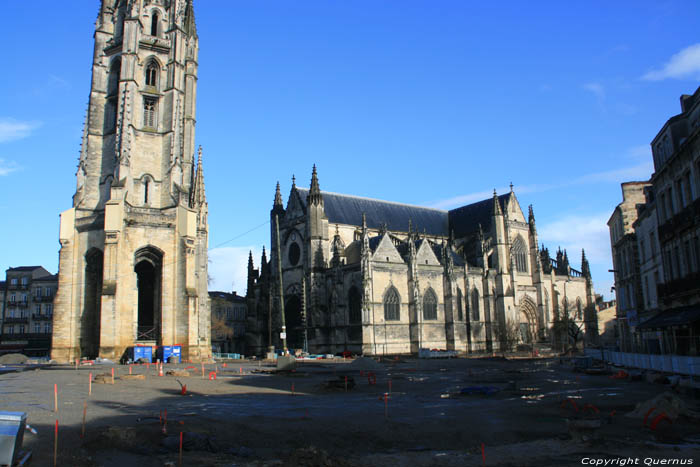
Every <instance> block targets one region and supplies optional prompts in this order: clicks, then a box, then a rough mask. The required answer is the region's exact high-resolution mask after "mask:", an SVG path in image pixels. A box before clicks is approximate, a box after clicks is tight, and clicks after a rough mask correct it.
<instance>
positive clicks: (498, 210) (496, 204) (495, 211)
mask: <svg viewBox="0 0 700 467" xmlns="http://www.w3.org/2000/svg"><path fill="white" fill-rule="evenodd" d="M493 215H494V216H502V215H503V211H501V203H500V202H499V201H498V194H497V193H496V189H495V188H494V189H493Z"/></svg>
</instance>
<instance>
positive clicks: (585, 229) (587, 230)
mask: <svg viewBox="0 0 700 467" xmlns="http://www.w3.org/2000/svg"><path fill="white" fill-rule="evenodd" d="M609 218H610V213H609V212H604V213H598V214H593V215H590V216H576V215H572V216H567V217H564V218H563V219H558V220H556V221H554V222H551V223H548V224H540V225H538V226H537V233H538V237H539V238H538V239H539V240H540V242H541V243H544V244H545V246H547V247H548V248H549V252H550V254H551V255H552V256H554V255H555V254H556V250H557V247H561V248H562V250H564V249H565V250H566V252H567V254H568V256H569V262H570V263H571V267H573V268H574V269H579V268H580V267H581V249H582V248H583V249H584V250H586V258H588V262H589V263H590V265H591V274H592V276H593V282H594V286H595V290H596V292H597V293H602V294H603V295H604V296H605V297H606V298H608V299H609V298H610V297H611V293H610V287H611V286H612V285H613V276H612V274H610V273H609V272H607V271H608V270H609V269H612V253H611V249H610V231H609V229H608V226H607V221H608V219H609Z"/></svg>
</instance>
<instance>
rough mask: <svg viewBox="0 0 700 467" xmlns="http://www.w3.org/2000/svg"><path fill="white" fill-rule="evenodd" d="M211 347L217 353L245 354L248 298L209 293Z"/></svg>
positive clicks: (234, 294) (230, 294)
mask: <svg viewBox="0 0 700 467" xmlns="http://www.w3.org/2000/svg"><path fill="white" fill-rule="evenodd" d="M209 298H210V299H211V345H212V350H213V351H214V352H216V353H240V354H245V353H246V348H245V333H246V315H247V308H248V307H247V305H246V298H245V297H241V296H240V295H238V294H236V292H235V291H234V292H233V293H228V292H209Z"/></svg>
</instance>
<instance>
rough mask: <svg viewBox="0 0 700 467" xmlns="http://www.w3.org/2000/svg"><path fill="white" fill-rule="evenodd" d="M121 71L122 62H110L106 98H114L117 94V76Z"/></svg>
mask: <svg viewBox="0 0 700 467" xmlns="http://www.w3.org/2000/svg"><path fill="white" fill-rule="evenodd" d="M121 71H122V62H121V60H119V59H117V60H114V62H112V66H111V67H110V69H109V77H108V78H107V97H112V96H116V95H117V93H118V92H119V75H121Z"/></svg>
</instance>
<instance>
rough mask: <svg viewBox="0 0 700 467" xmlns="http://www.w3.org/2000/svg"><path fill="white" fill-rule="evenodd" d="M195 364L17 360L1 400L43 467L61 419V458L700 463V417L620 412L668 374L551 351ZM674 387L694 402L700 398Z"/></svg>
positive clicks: (1, 379)
mask: <svg viewBox="0 0 700 467" xmlns="http://www.w3.org/2000/svg"><path fill="white" fill-rule="evenodd" d="M188 366H190V365H187V364H181V365H165V370H166V371H167V370H168V369H174V368H178V369H186V367H188ZM112 368H114V371H115V374H116V378H115V384H114V385H112V384H97V383H93V384H92V395H90V396H88V381H89V378H90V374H91V373H92V375H93V376H95V375H97V374H100V373H110V372H111V370H112ZM13 370H16V371H13ZM189 370H190V371H191V376H184V377H181V376H178V377H173V376H163V377H159V376H157V374H156V368H155V365H151V366H150V367H146V366H133V367H132V372H133V374H144V375H146V378H145V380H125V379H122V378H121V377H122V376H124V375H127V374H128V373H129V367H128V366H124V365H95V366H82V367H80V368H78V369H77V370H76V369H74V368H73V367H69V366H60V365H51V366H48V365H47V366H41V367H36V366H30V365H18V366H14V367H9V366H8V367H5V368H0V410H7V411H20V412H27V414H28V423H29V424H30V425H31V426H32V427H33V428H34V429H35V430H36V431H37V434H36V435H35V434H32V433H30V432H29V431H27V432H26V433H25V436H24V449H29V450H31V451H32V453H33V459H32V462H31V464H30V465H36V466H50V465H52V464H53V446H54V427H55V422H56V420H58V422H59V431H58V465H61V466H77V467H80V466H105V467H112V466H114V467H116V466H120V467H121V466H129V465H130V466H134V467H135V466H145V467H150V466H154V467H155V466H158V467H162V466H169V465H172V466H177V465H179V464H178V462H179V460H178V451H179V437H180V432H183V433H184V434H183V442H184V453H183V460H182V465H184V466H189V465H191V466H195V465H196V466H273V465H284V466H296V465H302V466H386V465H391V466H442V465H445V466H480V465H512V466H530V465H532V466H542V465H563V466H566V465H571V466H573V465H586V464H588V465H595V464H594V463H591V462H595V461H596V460H597V459H603V460H608V459H623V458H628V457H629V458H633V459H639V460H638V462H637V463H636V464H637V465H644V464H645V463H647V462H651V461H647V459H651V460H653V461H654V462H655V464H653V465H658V464H659V461H660V460H664V459H677V460H678V463H680V462H681V461H685V463H686V465H687V461H688V460H689V459H692V460H694V462H693V463H694V464H698V462H700V428H699V427H700V423H698V420H697V419H692V418H687V417H684V416H680V417H679V418H677V419H676V420H675V421H673V422H672V423H671V422H669V421H666V420H661V421H659V423H658V424H657V426H656V427H655V429H654V430H652V429H651V428H649V425H650V422H651V418H650V419H649V420H648V421H647V422H648V423H646V426H644V425H645V424H644V420H643V419H640V418H630V417H627V416H625V414H627V413H629V412H632V411H633V410H634V409H635V405H636V404H637V403H640V402H642V401H646V400H648V399H650V398H652V397H654V396H657V395H658V394H660V393H662V392H664V391H669V387H668V385H664V384H659V383H648V382H645V381H630V380H619V379H611V378H610V376H609V375H588V374H584V373H576V372H574V371H573V367H572V366H571V365H570V364H569V363H568V361H561V360H559V359H558V358H557V359H544V358H541V359H517V360H516V359H511V360H506V359H502V358H469V359H467V358H461V359H450V360H418V359H401V360H399V361H396V360H387V361H384V362H381V363H379V362H375V361H373V360H369V359H361V360H357V361H355V362H350V361H342V360H338V361H318V362H311V363H306V362H305V363H302V364H300V365H298V366H297V369H296V371H294V372H286V373H277V374H275V373H273V372H272V370H274V367H273V366H266V365H265V364H261V363H259V362H250V361H236V362H232V363H228V364H227V366H226V367H225V368H224V367H223V366H222V364H218V365H217V366H216V367H215V365H213V364H210V365H206V369H205V373H206V374H207V375H208V374H209V373H210V372H211V371H215V370H218V373H217V379H216V380H209V379H204V378H202V375H201V367H200V365H194V366H192V367H190V369H189ZM614 371H617V369H614ZM345 376H347V377H348V386H349V388H348V390H347V391H346V390H345ZM108 380H109V378H108ZM177 380H179V381H180V383H182V384H185V385H187V393H186V395H182V394H181V386H180V383H179V382H178V381H177ZM329 381H333V382H335V383H334V384H331V385H330V386H331V387H330V388H329V387H328V384H327V383H328V382H329ZM353 383H354V386H353ZM54 384H56V385H57V387H58V407H59V410H58V413H56V412H54ZM464 388H471V390H472V391H476V393H473V394H461V392H462V390H463V389H464ZM483 392H487V393H489V394H483ZM385 394H386V399H385ZM567 399H568V400H567ZM681 399H682V400H683V402H684V403H685V404H686V405H687V406H688V407H689V409H690V410H694V411H698V401H697V400H693V399H690V398H688V397H686V396H681ZM86 401H87V417H86V428H85V437H84V438H82V437H81V430H82V428H81V427H82V417H83V406H84V405H83V404H84V403H85V402H86ZM589 404H590V405H589ZM166 411H167V416H165V412H166ZM689 413H690V412H689ZM653 416H655V414H654V415H653ZM166 417H167V418H166ZM581 420H588V421H583V422H581ZM598 423H600V427H599V428H591V429H585V428H581V429H570V428H569V427H570V426H573V425H576V424H580V425H586V424H593V425H597V424H598ZM674 462H676V461H674ZM632 463H633V462H629V463H628V464H632ZM599 465H603V464H602V463H601V464H599ZM617 465H624V463H622V462H621V461H618V464H617ZM647 465H652V464H650V463H649V464H647Z"/></svg>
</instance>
